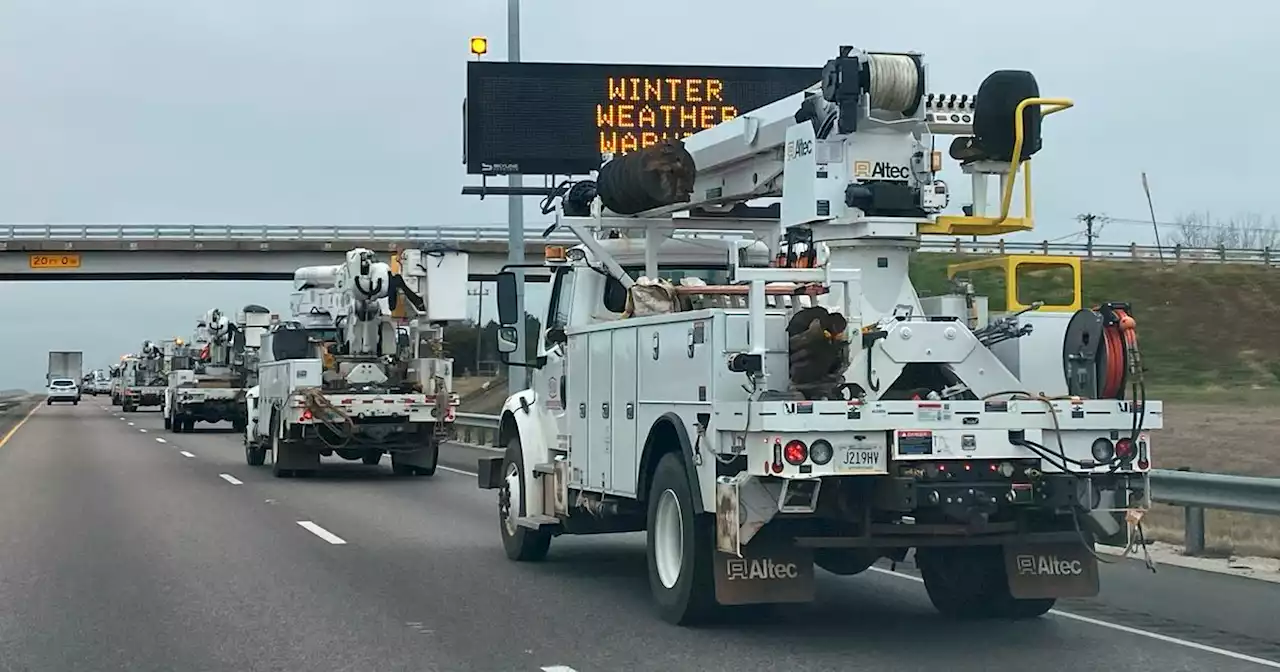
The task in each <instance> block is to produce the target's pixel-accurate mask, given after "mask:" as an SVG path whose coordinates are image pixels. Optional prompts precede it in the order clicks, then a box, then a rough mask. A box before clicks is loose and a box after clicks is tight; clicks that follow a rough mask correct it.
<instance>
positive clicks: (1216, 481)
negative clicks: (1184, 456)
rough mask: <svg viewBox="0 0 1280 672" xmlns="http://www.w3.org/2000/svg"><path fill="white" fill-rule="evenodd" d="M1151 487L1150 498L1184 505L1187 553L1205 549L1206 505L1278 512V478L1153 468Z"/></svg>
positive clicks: (1259, 511)
mask: <svg viewBox="0 0 1280 672" xmlns="http://www.w3.org/2000/svg"><path fill="white" fill-rule="evenodd" d="M1151 490H1152V493H1151V498H1152V500H1153V501H1156V502H1158V503H1160V504H1172V505H1173V506H1180V507H1182V508H1183V521H1184V522H1183V536H1184V540H1183V546H1184V547H1185V548H1186V553H1187V555H1200V554H1202V553H1204V549H1205V522H1204V512H1205V510H1206V509H1219V510H1222V511H1241V512H1244V513H1257V514H1262V515H1267V516H1280V478H1258V477H1256V476H1232V475H1228V474H1212V473H1202V472H1194V471H1188V470H1183V469H1179V470H1166V469H1153V470H1152V472H1151Z"/></svg>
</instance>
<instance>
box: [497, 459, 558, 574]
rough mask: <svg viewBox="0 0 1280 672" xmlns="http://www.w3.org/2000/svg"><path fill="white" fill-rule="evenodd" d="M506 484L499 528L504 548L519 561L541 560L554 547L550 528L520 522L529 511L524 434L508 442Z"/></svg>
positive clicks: (500, 502) (500, 503)
mask: <svg viewBox="0 0 1280 672" xmlns="http://www.w3.org/2000/svg"><path fill="white" fill-rule="evenodd" d="M502 475H503V479H502V481H503V482H502V488H501V489H500V490H498V529H500V530H501V531H502V549H503V550H505V551H506V552H507V557H508V558H510V559H512V560H515V561H516V562H538V561H540V560H542V559H544V558H546V557H547V551H549V550H550V549H551V531H550V530H532V529H529V528H527V527H520V526H519V525H517V524H516V518H518V517H520V516H523V515H525V504H524V493H525V483H524V453H523V452H522V451H521V450H520V437H518V436H513V437H511V441H510V442H509V443H507V452H506V455H505V456H504V457H503V461H502Z"/></svg>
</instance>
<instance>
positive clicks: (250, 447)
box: [244, 441, 267, 467]
mask: <svg viewBox="0 0 1280 672" xmlns="http://www.w3.org/2000/svg"><path fill="white" fill-rule="evenodd" d="M244 462H245V464H247V465H249V466H251V467H261V466H262V465H264V464H266V463H267V449H266V448H263V447H261V446H257V445H254V444H252V443H249V442H248V441H245V443H244Z"/></svg>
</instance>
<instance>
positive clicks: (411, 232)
mask: <svg viewBox="0 0 1280 672" xmlns="http://www.w3.org/2000/svg"><path fill="white" fill-rule="evenodd" d="M549 225H550V223H549V222H548V223H546V224H543V225H541V226H539V227H529V228H526V230H525V238H526V240H529V241H531V242H536V241H538V240H546V241H548V242H572V241H573V240H574V238H573V236H572V235H570V234H569V233H567V232H564V231H557V232H555V233H553V234H551V235H550V236H549V237H548V238H545V239H544V238H542V232H543V231H544V230H545V227H546V226H549ZM690 235H698V236H703V237H714V238H725V237H731V238H739V237H742V234H741V233H739V232H730V231H722V232H717V231H704V232H699V233H697V234H690ZM4 240H56V241H74V240H245V241H259V242H266V241H273V240H278V241H286V240H288V241H295V240H303V241H316V242H321V241H341V240H350V241H365V242H403V243H464V242H485V243H505V242H507V226H506V225H505V224H475V225H461V224H459V225H444V226H427V225H421V226H416V225H411V226H281V225H274V224H266V225H255V224H4V225H0V241H4ZM921 249H922V250H923V251H926V252H951V253H960V254H1054V255H1069V256H1077V257H1086V258H1093V259H1101V260H1114V261H1159V260H1161V259H1164V260H1166V261H1195V262H1202V263H1222V264H1254V265H1267V266H1272V265H1280V250H1273V249H1271V248H1263V249H1233V248H1225V247H1223V248H1191V247H1182V246H1177V245H1174V246H1168V247H1155V246H1151V245H1137V244H1130V245H1101V244H1095V245H1092V246H1090V245H1086V244H1082V243H1053V242H1049V241H1041V242H1034V241H1005V240H983V241H973V240H963V239H961V238H950V239H948V238H934V237H930V238H926V239H924V240H923V241H922V243H921Z"/></svg>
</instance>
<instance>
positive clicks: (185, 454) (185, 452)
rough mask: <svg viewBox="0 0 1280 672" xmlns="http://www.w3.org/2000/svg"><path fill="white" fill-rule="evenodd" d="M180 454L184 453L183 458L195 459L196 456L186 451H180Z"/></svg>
mask: <svg viewBox="0 0 1280 672" xmlns="http://www.w3.org/2000/svg"><path fill="white" fill-rule="evenodd" d="M178 452H180V453H182V456H183V457H195V455H192V454H191V453H188V452H187V451H185V450H180V451H178Z"/></svg>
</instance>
